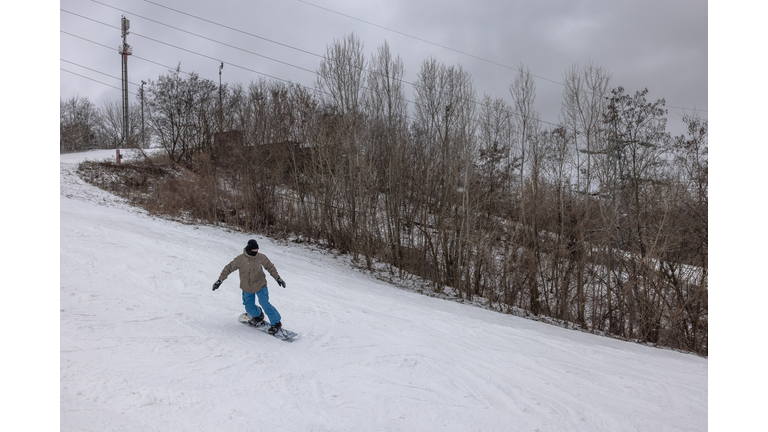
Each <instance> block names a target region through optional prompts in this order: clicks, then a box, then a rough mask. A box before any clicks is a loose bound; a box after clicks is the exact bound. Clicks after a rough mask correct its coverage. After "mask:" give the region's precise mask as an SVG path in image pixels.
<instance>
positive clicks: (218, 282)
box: [213, 280, 221, 291]
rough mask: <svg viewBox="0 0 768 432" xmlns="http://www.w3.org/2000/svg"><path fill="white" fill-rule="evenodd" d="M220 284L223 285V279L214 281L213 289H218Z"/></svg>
mask: <svg viewBox="0 0 768 432" xmlns="http://www.w3.org/2000/svg"><path fill="white" fill-rule="evenodd" d="M219 285H221V281H220V280H217V281H216V282H214V283H213V290H214V291H216V290H217V289H218V288H219Z"/></svg>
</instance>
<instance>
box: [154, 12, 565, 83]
mask: <svg viewBox="0 0 768 432" xmlns="http://www.w3.org/2000/svg"><path fill="white" fill-rule="evenodd" d="M144 1H147V0H144ZM296 1H298V2H299V3H304V4H306V5H309V6H312V7H316V8H318V9H322V10H324V11H328V12H331V13H334V14H337V15H341V16H344V17H347V18H350V19H353V20H356V21H360V22H362V23H365V24H368V25H372V26H374V27H378V28H380V29H384V30H387V31H391V32H392V33H397V34H399V35H402V36H405V37H409V38H411V39H415V40H417V41H420V42H425V43H428V44H430V45H434V46H436V47H440V48H443V49H447V50H449V51H453V52H456V53H459V54H463V55H465V56H469V57H472V58H475V59H478V60H482V61H484V62H488V63H491V64H494V65H496V66H501V67H503V68H506V69H510V70H514V71H520V69H519V68H516V67H512V66H507V65H505V64H502V63H498V62H495V61H493V60H488V59H486V58H483V57H480V56H476V55H474V54H470V53H467V52H464V51H459V50H457V49H454V48H451V47H448V46H445V45H440V44H438V43H435V42H432V41H428V40H426V39H422V38H420V37H417V36H413V35H409V34H408V33H403V32H401V31H398V30H395V29H391V28H389V27H384V26H382V25H379V24H376V23H372V22H370V21H366V20H363V19H360V18H357V17H353V16H352V15H347V14H344V13H341V12H338V11H335V10H333V9H328V8H326V7H323V6H319V5H316V4H313V3H309V2H307V1H304V0H296ZM531 75H533V74H531ZM533 76H535V77H536V78H539V79H543V80H545V81H549V82H552V83H555V84H560V85H563V83H561V82H559V81H554V80H551V79H549V78H544V77H541V76H538V75H533Z"/></svg>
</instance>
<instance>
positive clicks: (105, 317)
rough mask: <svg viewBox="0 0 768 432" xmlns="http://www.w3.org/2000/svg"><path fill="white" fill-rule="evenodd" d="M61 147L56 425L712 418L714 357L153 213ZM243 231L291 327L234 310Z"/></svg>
mask: <svg viewBox="0 0 768 432" xmlns="http://www.w3.org/2000/svg"><path fill="white" fill-rule="evenodd" d="M113 152H114V151H96V152H89V153H84V154H73V155H62V156H61V182H60V184H61V198H60V199H61V262H60V264H61V273H60V284H61V287H60V289H61V291H60V294H61V311H60V316H61V319H60V323H61V330H60V332H61V333H60V334H61V339H60V346H61V355H60V376H61V381H60V389H61V394H60V398H61V399H60V401H61V419H60V421H61V429H62V430H67V431H105V430H108V431H136V430H141V431H191V430H199V431H225V430H226V431H231V430H236V429H240V430H282V431H361V430H365V431H706V430H707V412H708V409H707V398H708V385H707V373H708V361H707V359H704V358H700V357H697V356H694V355H688V354H682V353H678V352H674V351H670V350H662V349H656V348H650V347H646V346H641V345H637V344H632V343H628V342H622V341H618V340H614V339H610V338H604V337H599V336H596V335H590V334H586V333H581V332H577V331H570V330H565V329H562V328H558V327H555V326H550V325H547V324H543V323H538V322H534V321H529V320H525V319H522V318H518V317H514V316H509V315H502V314H499V313H497V312H493V311H489V310H485V309H481V308H476V307H472V306H468V305H462V304H458V303H455V302H450V301H446V300H440V299H436V298H432V297H428V296H421V295H419V294H416V293H413V292H409V291H404V290H401V289H398V288H395V287H393V286H390V285H388V284H386V283H385V282H381V281H378V280H376V279H374V278H372V277H370V276H367V275H365V274H364V273H362V272H359V271H357V270H354V269H352V268H351V267H350V266H349V265H348V263H347V262H346V261H344V259H337V258H334V256H333V255H332V254H326V253H322V252H318V251H313V250H310V249H308V248H305V247H302V246H298V245H291V244H288V245H286V244H282V243H276V242H274V241H272V240H270V239H268V238H265V237H262V236H259V235H247V234H243V233H237V232H233V231H230V230H227V229H224V228H217V227H210V226H199V227H197V226H191V225H184V224H181V223H177V222H172V221H168V220H164V219H160V218H155V217H152V216H150V215H148V214H147V213H146V212H144V211H143V210H139V209H136V208H132V207H130V206H129V205H127V204H126V202H125V201H124V200H122V199H121V198H118V197H115V196H114V195H112V194H109V193H107V192H104V191H101V190H99V189H97V188H94V187H92V186H90V185H88V184H86V183H85V182H83V181H82V180H81V179H79V178H78V177H77V175H76V174H75V172H74V171H75V169H76V166H77V162H79V161H80V160H82V159H84V158H85V157H91V158H96V159H99V158H101V159H105V158H108V157H111V156H113ZM248 238H256V239H258V241H259V243H260V245H261V252H263V253H265V254H267V256H269V258H270V259H271V260H272V262H273V263H275V265H276V267H277V268H278V270H279V271H280V274H281V276H282V277H283V279H285V281H286V282H287V284H288V286H287V288H285V289H283V288H280V287H278V286H277V284H276V283H274V281H273V280H272V279H271V277H269V276H268V281H269V290H270V298H271V300H272V301H273V304H275V306H276V307H277V308H278V309H279V311H280V313H281V314H282V316H283V324H284V326H285V327H286V328H288V329H290V330H293V331H296V332H298V333H299V334H300V335H301V338H300V339H299V340H298V341H296V342H294V343H292V344H288V343H284V342H281V341H279V340H277V339H274V338H271V337H269V336H268V335H265V334H263V333H261V332H259V331H257V330H255V329H251V328H248V327H247V326H243V325H242V324H240V323H238V322H237V317H238V315H239V314H240V313H241V312H242V304H241V299H240V290H239V289H238V278H237V275H235V274H233V275H232V276H231V277H230V278H228V279H227V280H226V281H225V282H224V283H223V284H222V286H221V288H220V289H219V290H217V291H216V292H212V291H211V285H212V283H213V282H214V281H215V280H216V278H217V277H218V275H219V273H220V272H221V269H222V268H223V267H224V265H226V264H227V263H228V262H229V261H230V260H231V259H233V258H234V257H235V256H236V255H238V254H239V253H241V251H242V248H243V246H244V245H245V243H246V241H247V240H248Z"/></svg>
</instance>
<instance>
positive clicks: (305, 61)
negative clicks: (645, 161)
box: [59, 0, 708, 135]
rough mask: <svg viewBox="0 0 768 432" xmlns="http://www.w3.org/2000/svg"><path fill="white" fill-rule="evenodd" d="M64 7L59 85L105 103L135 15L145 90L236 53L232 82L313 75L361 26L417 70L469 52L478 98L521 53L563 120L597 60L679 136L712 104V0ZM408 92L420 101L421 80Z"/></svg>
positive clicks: (412, 72)
mask: <svg viewBox="0 0 768 432" xmlns="http://www.w3.org/2000/svg"><path fill="white" fill-rule="evenodd" d="M60 8H61V10H60V13H59V16H60V68H61V69H62V70H60V98H61V99H69V98H71V97H73V96H75V95H79V96H82V97H88V98H89V99H91V100H92V101H93V102H94V103H96V104H97V105H98V106H101V105H102V103H104V102H105V101H119V100H120V90H119V89H120V85H121V84H120V74H121V72H120V56H119V55H118V51H117V49H118V46H119V45H120V44H121V37H120V30H119V26H120V18H121V16H122V15H125V16H126V17H127V18H128V19H129V20H130V25H131V28H130V31H131V34H130V35H129V36H128V43H129V44H130V45H131V46H132V47H133V56H131V57H129V60H128V79H129V82H130V83H131V84H130V86H129V90H130V91H131V92H132V93H135V94H138V89H137V85H139V84H140V83H141V80H145V81H148V80H150V79H151V80H156V79H157V77H158V76H159V75H161V74H166V73H167V72H168V69H169V68H175V67H176V66H177V65H179V63H180V64H181V70H182V71H183V72H197V73H198V74H199V75H200V76H201V77H203V78H207V79H210V80H213V81H215V82H218V81H219V65H220V62H224V69H223V71H222V75H221V77H222V81H223V82H224V83H232V84H234V83H241V84H243V85H247V84H248V83H250V82H251V81H252V80H256V79H258V78H259V77H260V76H262V75H260V74H264V75H266V76H267V78H268V79H273V78H271V77H274V78H280V79H283V80H287V81H291V82H295V83H298V84H302V85H305V86H308V87H314V82H315V77H316V75H315V74H314V73H313V72H314V71H315V70H317V68H318V66H319V64H320V59H321V56H322V55H323V54H324V53H325V49H326V47H327V45H328V44H330V43H332V42H333V40H334V39H341V38H343V37H344V36H345V35H348V34H350V33H353V32H354V34H355V35H357V36H358V37H359V38H360V40H361V41H362V42H363V44H364V49H365V53H366V55H367V56H369V57H370V54H371V53H372V52H374V51H375V50H376V49H377V47H378V46H379V45H381V44H382V43H383V42H384V41H385V40H386V41H387V42H388V43H389V45H390V49H391V51H392V53H393V54H395V55H399V56H400V57H401V58H402V60H403V62H404V64H405V69H406V76H405V79H406V81H409V82H414V81H415V80H416V76H417V74H418V72H419V69H420V67H421V64H422V62H423V61H424V60H426V59H429V58H432V57H434V58H435V59H437V60H438V61H439V62H442V63H444V64H446V65H459V64H461V65H462V67H463V68H464V69H465V70H466V71H467V72H469V73H470V74H471V76H472V78H473V81H474V85H475V88H476V90H477V94H478V97H482V96H483V95H484V94H489V95H491V96H493V97H494V98H496V97H503V98H505V99H507V100H508V101H509V100H510V95H509V90H508V86H509V84H510V83H511V82H512V80H513V76H514V73H515V70H516V69H517V68H518V67H519V66H520V65H521V64H522V65H524V66H526V67H528V68H529V69H530V71H531V73H533V74H534V75H535V76H536V77H537V78H536V109H537V110H538V111H539V113H540V116H541V119H542V120H544V121H546V122H550V123H557V122H558V117H559V116H560V108H561V102H562V91H563V86H562V84H561V82H562V81H563V74H564V73H565V72H566V71H567V70H568V68H570V67H571V66H572V65H574V64H576V63H579V64H584V63H586V62H588V61H590V60H591V61H593V62H594V63H596V64H597V65H600V66H602V67H604V68H605V69H607V70H608V71H609V72H610V73H611V74H612V80H611V87H612V88H615V87H618V86H622V87H624V88H625V89H626V90H627V92H628V93H630V94H634V92H635V91H637V90H642V89H643V88H646V87H647V88H648V89H649V99H650V100H652V101H655V100H656V99H660V98H664V99H665V100H666V105H667V108H668V109H669V114H668V119H669V123H668V128H667V129H668V130H669V131H670V132H672V133H673V134H675V135H678V134H680V133H682V132H683V130H684V129H683V126H682V122H681V121H680V119H681V117H682V115H683V113H692V112H694V110H696V111H698V112H699V114H700V115H701V116H702V117H707V109H708V106H707V103H708V91H707V87H708V85H707V84H708V75H707V74H708V72H707V70H708V58H707V55H708V45H707V37H708V32H707V30H708V28H707V21H708V19H707V18H708V17H707V13H708V11H707V2H706V1H679V0H644V1H636V0H633V1H622V0H612V1H589V0H538V1H521V0H518V1H514V0H511V1H501V0H496V1H483V0H476V1H471V2H470V1H451V0H389V1H379V2H373V1H359V0H358V1H352V0H306V1H304V0H249V1H235V0H217V1H198V0H151V1H148V0H122V1H116V0H99V1H91V0H61V2H60ZM206 20H207V21H206ZM86 77H87V78H86ZM406 93H407V97H408V98H409V99H411V100H412V99H413V88H412V87H411V86H410V85H407V86H406ZM135 101H136V96H135V95H132V96H131V103H135Z"/></svg>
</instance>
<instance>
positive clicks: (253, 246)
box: [245, 239, 259, 251]
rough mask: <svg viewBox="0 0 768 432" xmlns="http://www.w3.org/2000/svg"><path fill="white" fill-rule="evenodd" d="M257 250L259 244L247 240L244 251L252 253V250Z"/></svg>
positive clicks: (252, 240)
mask: <svg viewBox="0 0 768 432" xmlns="http://www.w3.org/2000/svg"><path fill="white" fill-rule="evenodd" d="M258 248H259V244H258V243H256V240H254V239H250V240H248V244H247V245H246V246H245V250H247V251H252V250H254V249H258Z"/></svg>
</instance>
